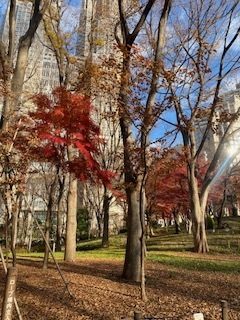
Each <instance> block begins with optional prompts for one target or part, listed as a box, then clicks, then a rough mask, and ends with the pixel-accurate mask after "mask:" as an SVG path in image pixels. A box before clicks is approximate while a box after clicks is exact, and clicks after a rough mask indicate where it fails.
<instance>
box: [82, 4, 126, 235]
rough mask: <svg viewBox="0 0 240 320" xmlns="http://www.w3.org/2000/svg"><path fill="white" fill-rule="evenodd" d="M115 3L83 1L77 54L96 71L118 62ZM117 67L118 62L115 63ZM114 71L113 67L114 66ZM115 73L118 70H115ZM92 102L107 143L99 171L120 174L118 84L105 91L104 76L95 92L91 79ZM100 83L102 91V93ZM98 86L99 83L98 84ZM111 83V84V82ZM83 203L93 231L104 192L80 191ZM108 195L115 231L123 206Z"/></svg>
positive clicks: (120, 223) (86, 186)
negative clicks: (111, 59)
mask: <svg viewBox="0 0 240 320" xmlns="http://www.w3.org/2000/svg"><path fill="white" fill-rule="evenodd" d="M117 9H118V7H117V1H116V0H112V1H110V0H82V6H81V15H80V23H79V34H78V48H77V54H78V55H79V56H80V57H82V58H83V59H85V61H86V63H90V64H93V65H94V64H95V65H96V68H100V70H101V71H103V69H104V60H105V59H108V58H109V57H111V55H113V59H116V61H117V59H121V56H120V53H119V54H117V50H116V40H115V34H114V32H115V25H116V23H117V21H118V20H119V18H118V11H117ZM116 64H117V63H116ZM113 68H114V67H113ZM115 71H116V72H117V70H115ZM91 81H92V83H93V85H92V86H91V91H90V95H91V99H92V103H93V105H94V106H95V113H94V115H93V117H94V119H95V121H96V123H97V124H98V125H99V126H100V129H101V133H102V136H103V138H104V139H105V141H106V143H105V145H104V146H102V147H101V156H100V158H101V159H100V161H102V168H103V169H106V170H112V171H113V172H118V173H119V174H120V173H121V167H122V157H121V155H120V154H121V151H122V140H121V132H120V126H119V120H118V117H117V112H118V108H117V95H118V83H117V81H116V85H115V86H113V87H112V89H110V90H109V92H107V91H104V87H107V86H108V81H109V84H110V83H111V81H112V80H111V79H109V78H108V76H107V73H106V75H105V76H104V80H103V79H101V78H100V79H98V81H99V83H100V89H99V90H98V88H96V89H94V88H95V87H94V86H95V83H94V79H93V80H91V79H90V83H91ZM101 81H102V88H103V89H102V90H101ZM99 83H98V84H99ZM111 84H112V83H111ZM82 190H85V192H84V191H83V195H84V197H83V203H82V205H83V206H85V207H87V209H88V210H89V212H90V215H91V216H92V220H91V224H92V228H93V229H94V228H95V229H96V230H97V229H98V226H97V225H98V221H97V218H96V216H97V215H96V213H97V212H98V213H97V214H99V212H100V215H101V214H103V202H104V189H103V188H102V189H101V188H99V187H96V188H93V187H92V186H90V187H89V186H88V185H85V188H83V189H82ZM109 194H110V198H111V200H110V208H109V222H110V229H111V230H116V231H118V230H119V229H120V228H121V227H123V224H124V222H123V217H124V211H123V207H122V206H121V205H120V203H119V202H117V201H116V198H115V197H114V196H112V195H111V192H110V193H109Z"/></svg>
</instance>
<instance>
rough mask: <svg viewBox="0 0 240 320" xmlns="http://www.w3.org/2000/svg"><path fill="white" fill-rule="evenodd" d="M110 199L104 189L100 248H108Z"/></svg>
mask: <svg viewBox="0 0 240 320" xmlns="http://www.w3.org/2000/svg"><path fill="white" fill-rule="evenodd" d="M110 201H111V197H110V196H109V195H108V193H107V188H106V187H104V199H103V237H102V247H103V248H108V247H109V207H110Z"/></svg>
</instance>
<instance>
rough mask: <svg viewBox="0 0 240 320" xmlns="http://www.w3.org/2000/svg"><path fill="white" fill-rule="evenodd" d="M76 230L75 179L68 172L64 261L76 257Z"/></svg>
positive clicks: (72, 259) (73, 259)
mask: <svg viewBox="0 0 240 320" xmlns="http://www.w3.org/2000/svg"><path fill="white" fill-rule="evenodd" d="M76 232H77V179H76V178H75V176H74V175H73V174H71V173H70V174H69V191H68V197H67V226H66V246H65V256H64V260H65V261H68V262H70V261H75V259H76V240H77V236H76Z"/></svg>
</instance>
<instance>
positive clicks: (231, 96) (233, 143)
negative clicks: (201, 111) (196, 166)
mask: <svg viewBox="0 0 240 320" xmlns="http://www.w3.org/2000/svg"><path fill="white" fill-rule="evenodd" d="M221 98H222V103H223V110H224V111H225V113H226V114H227V115H229V116H230V115H234V114H236V113H237V111H238V109H239V108H240V84H237V85H236V89H235V90H231V91H229V92H226V93H224V94H223V95H222V97H221ZM218 118H219V111H216V113H215V121H213V127H214V129H211V130H210V131H209V133H208V136H207V139H206V141H205V144H204V147H203V152H204V153H205V154H206V156H207V158H208V159H211V158H212V156H213V154H214V152H215V151H216V149H217V147H218V145H219V142H220V140H221V138H222V136H223V134H224V133H225V131H226V129H227V127H228V126H229V122H228V121H226V122H222V123H219V120H218ZM206 125H207V119H206V120H205V119H202V120H201V121H199V124H198V128H197V130H196V134H195V136H196V141H197V146H199V144H200V141H201V139H202V136H203V133H204V131H205V129H206ZM239 129H240V118H237V119H236V120H235V121H234V123H233V126H232V128H231V136H230V137H229V139H228V141H227V142H226V144H225V148H226V152H229V150H230V149H233V148H235V149H236V148H239V143H240V130H239Z"/></svg>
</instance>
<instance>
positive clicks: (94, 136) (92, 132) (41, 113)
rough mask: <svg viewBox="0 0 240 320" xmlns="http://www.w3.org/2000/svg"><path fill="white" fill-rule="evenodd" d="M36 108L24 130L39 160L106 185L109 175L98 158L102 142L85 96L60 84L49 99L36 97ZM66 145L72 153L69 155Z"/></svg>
mask: <svg viewBox="0 0 240 320" xmlns="http://www.w3.org/2000/svg"><path fill="white" fill-rule="evenodd" d="M34 103H35V106H36V110H35V111H32V112H29V116H30V118H31V122H28V124H27V126H26V127H25V130H27V131H28V134H27V135H26V134H25V139H27V148H28V150H29V151H30V153H31V154H32V155H34V156H35V158H36V159H37V160H39V161H47V162H51V163H54V164H55V165H56V166H58V167H59V168H60V169H61V170H63V172H70V173H74V174H75V176H76V178H77V179H79V180H81V181H85V180H88V181H93V180H94V181H96V180H98V181H102V182H104V183H105V184H109V182H110V180H111V177H112V174H111V173H110V172H109V171H106V170H101V168H100V165H99V163H98V161H97V156H98V154H99V149H98V148H99V143H105V142H104V140H103V139H102V138H101V136H100V128H99V127H98V126H97V125H96V124H95V123H94V121H93V120H92V117H91V116H92V113H93V107H92V105H91V104H90V100H89V99H88V98H86V97H85V96H82V95H79V94H75V93H72V92H70V91H68V90H66V89H65V88H62V87H59V88H56V89H55V90H54V91H53V92H52V96H51V98H49V97H48V96H47V95H43V94H39V95H37V96H36V97H35V99H34ZM68 147H71V148H73V150H74V156H73V157H71V158H70V157H69V156H68Z"/></svg>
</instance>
